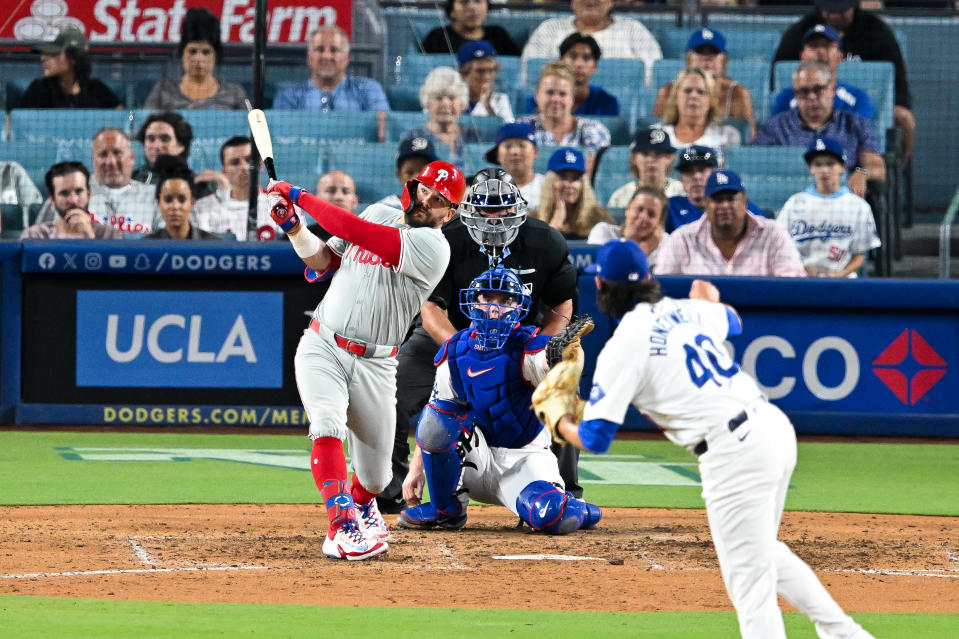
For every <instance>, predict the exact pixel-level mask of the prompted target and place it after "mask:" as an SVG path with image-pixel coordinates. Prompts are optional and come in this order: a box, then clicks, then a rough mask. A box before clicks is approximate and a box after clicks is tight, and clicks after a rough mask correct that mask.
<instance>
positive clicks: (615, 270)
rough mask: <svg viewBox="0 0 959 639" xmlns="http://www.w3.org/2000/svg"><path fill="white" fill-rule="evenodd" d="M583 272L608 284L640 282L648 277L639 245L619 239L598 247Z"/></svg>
mask: <svg viewBox="0 0 959 639" xmlns="http://www.w3.org/2000/svg"><path fill="white" fill-rule="evenodd" d="M584 270H585V271H586V272H587V273H592V274H594V275H597V276H599V277H600V278H602V279H604V280H609V281H610V282H641V281H642V280H645V279H646V278H648V277H649V262H648V261H647V260H646V254H645V253H643V249H641V248H640V247H639V244H637V243H636V242H634V241H633V240H628V239H626V238H622V237H620V238H616V239H615V240H610V241H608V242H606V243H605V244H603V245H602V246H601V247H599V250H598V251H596V261H595V262H593V263H592V264H590V265H589V266H587V267H586V268H585V269H584Z"/></svg>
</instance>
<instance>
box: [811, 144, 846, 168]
mask: <svg viewBox="0 0 959 639" xmlns="http://www.w3.org/2000/svg"><path fill="white" fill-rule="evenodd" d="M823 153H825V154H827V155H833V156H835V157H836V159H837V160H839V161H840V162H842V164H843V166H845V164H846V159H847V158H846V150H845V149H844V148H842V144H841V143H840V142H839V140H835V139H833V138H816V139H814V140H813V141H812V142H810V143H809V147H808V150H807V151H806V152H805V153H804V154H803V158H805V160H806V164H810V163H811V162H812V159H813V158H814V157H816V156H817V155H822V154H823Z"/></svg>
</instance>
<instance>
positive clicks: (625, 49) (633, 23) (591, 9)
mask: <svg viewBox="0 0 959 639" xmlns="http://www.w3.org/2000/svg"><path fill="white" fill-rule="evenodd" d="M571 4H572V9H573V14H574V15H573V16H569V17H564V18H551V19H549V20H546V21H544V22H543V23H542V24H540V25H539V26H538V27H536V29H535V30H534V31H533V33H531V34H530V36H529V40H528V41H527V42H526V46H525V47H523V61H524V64H523V66H524V68H525V66H526V61H528V60H532V59H534V58H552V57H553V56H555V55H556V43H557V42H562V41H563V39H564V38H566V36H568V35H569V34H571V33H574V32H579V33H585V34H586V35H590V36H593V38H595V39H596V42H597V43H598V44H599V48H600V49H601V50H602V51H603V55H604V56H605V57H607V58H632V59H636V60H642V61H644V62H645V63H647V64H649V63H650V62H653V61H654V60H659V59H660V58H662V57H663V50H662V49H661V48H660V47H659V43H658V42H657V41H656V38H654V37H653V34H651V33H650V32H649V30H648V29H647V28H646V27H645V26H643V23H642V22H640V21H639V20H635V19H633V18H623V17H620V16H612V15H610V9H612V7H613V0H572V3H571ZM636 81H642V76H641V73H640V69H639V68H637V77H636Z"/></svg>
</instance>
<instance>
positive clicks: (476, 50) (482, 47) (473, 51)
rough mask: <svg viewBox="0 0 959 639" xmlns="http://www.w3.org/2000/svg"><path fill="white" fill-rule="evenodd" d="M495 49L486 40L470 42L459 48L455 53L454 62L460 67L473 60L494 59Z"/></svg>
mask: <svg viewBox="0 0 959 639" xmlns="http://www.w3.org/2000/svg"><path fill="white" fill-rule="evenodd" d="M495 57H496V49H494V48H493V45H492V44H490V43H489V42H487V41H486V40H472V41H470V42H467V43H466V44H464V45H463V46H461V47H460V48H459V49H458V50H457V51H456V60H457V62H459V65H460V66H463V65H464V64H466V63H467V62H472V61H473V60H482V59H483V58H495Z"/></svg>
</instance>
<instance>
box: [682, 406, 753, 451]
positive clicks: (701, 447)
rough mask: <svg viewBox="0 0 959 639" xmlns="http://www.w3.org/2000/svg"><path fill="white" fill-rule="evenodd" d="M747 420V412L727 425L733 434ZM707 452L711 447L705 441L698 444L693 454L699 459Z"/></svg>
mask: <svg viewBox="0 0 959 639" xmlns="http://www.w3.org/2000/svg"><path fill="white" fill-rule="evenodd" d="M747 419H749V415H747V414H746V411H743V412H741V413H739V414H738V415H736V416H735V417H733V418H732V419H730V420H729V423H728V424H727V426H729V432H733V431H734V430H736V429H737V428H739V427H740V426H742V425H743V423H744V422H745V421H746V420H747ZM707 450H709V445H708V444H707V443H706V440H705V439H704V440H703V441H701V442H699V443H698V444H696V447H695V448H694V449H693V453H694V454H695V455H696V456H697V457H699V456H701V455H702V454H703V453H705V452H706V451H707Z"/></svg>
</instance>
